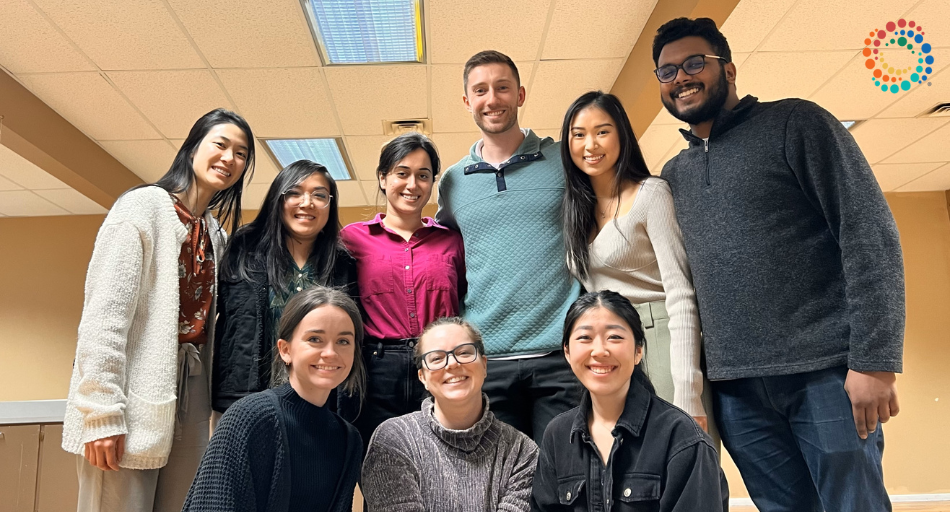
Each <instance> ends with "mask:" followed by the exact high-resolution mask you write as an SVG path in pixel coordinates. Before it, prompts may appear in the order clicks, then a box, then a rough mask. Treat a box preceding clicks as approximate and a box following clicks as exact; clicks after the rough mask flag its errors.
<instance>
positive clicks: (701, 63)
mask: <svg viewBox="0 0 950 512" xmlns="http://www.w3.org/2000/svg"><path fill="white" fill-rule="evenodd" d="M707 57H708V58H710V59H719V60H722V61H723V62H729V61H727V60H726V59H725V58H723V57H720V56H718V55H690V56H689V57H686V60H684V61H683V63H682V64H680V65H678V66H677V65H676V64H667V65H665V66H660V67H658V68H656V69H654V70H653V72H654V73H656V78H657V80H659V81H660V83H663V84H666V83H670V82H672V81H673V80H676V73H678V72H679V70H681V69H682V70H683V72H684V73H686V74H687V75H697V74H699V73H702V72H703V69H705V68H706V58H707Z"/></svg>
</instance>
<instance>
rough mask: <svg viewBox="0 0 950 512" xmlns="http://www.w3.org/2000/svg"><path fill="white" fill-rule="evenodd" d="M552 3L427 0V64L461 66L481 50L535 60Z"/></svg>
mask: <svg viewBox="0 0 950 512" xmlns="http://www.w3.org/2000/svg"><path fill="white" fill-rule="evenodd" d="M552 1H553V0H521V1H519V2H517V3H515V2H511V1H510V0H461V1H455V2H448V1H444V0H443V1H439V0H429V1H427V2H426V4H425V5H426V17H427V19H428V20H429V23H430V32H429V36H430V38H429V41H428V43H429V48H428V50H429V51H428V54H429V62H430V63H433V64H464V63H465V61H466V60H468V58H469V57H471V56H472V55H474V54H475V53H478V52H480V51H482V50H498V51H500V52H502V53H504V54H506V55H508V56H509V57H511V59H512V60H514V61H516V62H517V61H534V60H535V59H537V56H538V53H539V49H540V47H541V44H542V43H543V41H542V40H541V39H542V35H543V32H544V25H545V22H546V18H547V14H548V11H549V7H550V4H551V2H552ZM501 13H509V15H507V16H505V15H500V14H501Z"/></svg>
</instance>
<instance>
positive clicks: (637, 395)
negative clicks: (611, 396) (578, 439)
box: [569, 368, 653, 443]
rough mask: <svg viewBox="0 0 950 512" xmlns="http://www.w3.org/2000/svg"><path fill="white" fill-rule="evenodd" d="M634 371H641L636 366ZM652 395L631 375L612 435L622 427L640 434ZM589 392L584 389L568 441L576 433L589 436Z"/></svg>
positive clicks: (637, 434) (590, 405) (633, 433)
mask: <svg viewBox="0 0 950 512" xmlns="http://www.w3.org/2000/svg"><path fill="white" fill-rule="evenodd" d="M635 371H642V369H640V368H638V369H637V370H635ZM652 399H653V396H652V394H651V393H650V391H649V390H647V388H645V387H643V385H642V384H640V381H638V380H637V379H634V378H632V377H631V379H630V389H629V390H628V391H627V401H626V403H624V406H623V412H622V413H620V418H619V419H618V420H617V426H616V427H614V435H616V431H617V429H618V428H622V429H624V430H626V431H627V432H629V433H630V434H631V435H634V436H637V437H639V436H640V430H642V429H643V424H644V423H646V420H647V413H648V412H649V411H650V402H651V401H652ZM591 407H592V403H591V399H590V392H588V391H585V392H584V397H583V398H582V399H581V405H580V407H578V408H577V412H575V413H574V422H573V423H572V424H571V435H570V439H569V441H570V442H571V443H573V442H574V436H575V435H576V434H578V433H580V434H581V436H583V437H585V438H589V437H590V428H589V427H588V426H587V419H588V418H589V417H590V414H591Z"/></svg>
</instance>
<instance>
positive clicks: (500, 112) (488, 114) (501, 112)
mask: <svg viewBox="0 0 950 512" xmlns="http://www.w3.org/2000/svg"><path fill="white" fill-rule="evenodd" d="M504 112H505V111H504V110H492V111H491V112H485V115H486V116H500V115H502V114H503V113H504Z"/></svg>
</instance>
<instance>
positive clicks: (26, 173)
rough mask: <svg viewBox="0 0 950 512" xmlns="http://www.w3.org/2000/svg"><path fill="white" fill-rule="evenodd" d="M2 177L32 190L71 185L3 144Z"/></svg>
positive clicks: (0, 146)
mask: <svg viewBox="0 0 950 512" xmlns="http://www.w3.org/2000/svg"><path fill="white" fill-rule="evenodd" d="M0 176H3V177H4V178H6V179H7V180H8V181H11V182H13V184H15V185H17V186H20V187H23V188H27V189H31V190H36V189H57V188H70V187H69V185H67V184H65V183H63V182H62V181H59V180H58V179H56V178H54V177H53V176H52V175H50V174H49V173H48V172H46V171H44V170H43V169H40V168H39V167H37V166H36V165H34V164H33V162H30V161H29V160H27V159H25V158H23V157H22V156H20V155H18V154H16V153H14V152H13V150H12V149H10V148H8V147H6V146H4V145H2V144H0Z"/></svg>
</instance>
